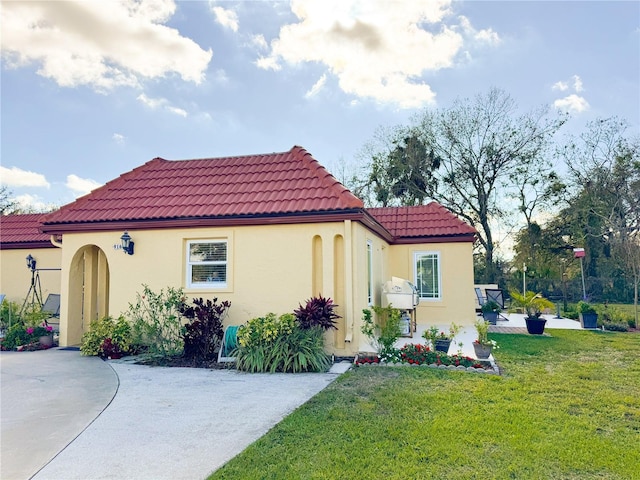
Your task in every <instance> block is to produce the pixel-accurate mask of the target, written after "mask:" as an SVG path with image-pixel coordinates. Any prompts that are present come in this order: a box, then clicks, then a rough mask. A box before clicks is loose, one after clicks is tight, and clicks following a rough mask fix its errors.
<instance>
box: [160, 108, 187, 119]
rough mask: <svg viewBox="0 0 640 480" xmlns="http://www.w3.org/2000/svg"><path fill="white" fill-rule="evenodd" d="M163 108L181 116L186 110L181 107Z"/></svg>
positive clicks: (185, 113) (185, 114)
mask: <svg viewBox="0 0 640 480" xmlns="http://www.w3.org/2000/svg"><path fill="white" fill-rule="evenodd" d="M165 108H166V110H167V111H169V112H171V113H175V114H176V115H179V116H181V117H186V116H187V111H186V110H184V109H182V108H178V107H165Z"/></svg>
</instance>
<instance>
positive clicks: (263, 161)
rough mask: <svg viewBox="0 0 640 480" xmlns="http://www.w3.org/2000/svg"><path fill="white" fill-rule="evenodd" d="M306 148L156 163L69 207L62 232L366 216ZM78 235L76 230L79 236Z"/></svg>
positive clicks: (50, 225) (50, 227)
mask: <svg viewBox="0 0 640 480" xmlns="http://www.w3.org/2000/svg"><path fill="white" fill-rule="evenodd" d="M362 208H363V204H362V201H361V200H360V199H358V198H357V197H356V196H355V195H353V194H352V193H351V192H350V191H349V190H347V189H346V188H345V187H344V186H343V185H342V184H341V183H340V182H338V181H337V180H336V179H335V178H334V177H333V176H332V175H331V174H330V173H329V172H328V171H327V170H325V168H324V167H322V166H321V165H320V164H319V163H318V162H317V161H316V160H315V159H314V158H313V157H312V156H311V154H309V153H308V152H307V151H306V150H305V149H303V148H301V147H297V146H295V147H293V148H292V149H291V150H289V151H288V152H283V153H270V154H262V155H246V156H238V157H222V158H207V159H200V160H180V161H169V160H164V159H162V158H155V159H153V160H151V161H149V162H147V163H145V164H144V165H142V166H140V167H138V168H135V169H134V170H132V171H130V172H127V173H125V174H123V175H121V176H120V177H118V178H116V179H115V180H112V181H110V182H108V183H107V184H105V185H104V186H102V187H100V188H98V189H96V190H94V191H93V192H91V193H89V194H88V195H85V196H84V197H81V198H79V199H78V200H76V201H75V202H73V203H70V204H68V205H65V206H63V207H62V208H61V209H60V210H58V211H57V212H54V213H51V214H49V216H48V217H47V218H46V219H45V222H44V223H45V225H44V227H43V229H44V231H55V230H56V228H55V227H54V226H55V225H62V224H65V225H67V226H70V224H87V223H92V224H95V223H101V222H102V223H105V222H110V223H112V222H135V221H149V220H170V219H194V218H195V219H197V218H200V219H202V218H221V217H222V218H224V217H232V218H233V217H243V216H244V217H246V216H249V217H250V216H278V215H288V214H301V213H315V212H339V211H347V210H353V209H362ZM71 230H73V229H71Z"/></svg>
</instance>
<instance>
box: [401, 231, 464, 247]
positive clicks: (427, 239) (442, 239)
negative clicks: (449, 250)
mask: <svg viewBox="0 0 640 480" xmlns="http://www.w3.org/2000/svg"><path fill="white" fill-rule="evenodd" d="M475 241H476V235H475V234H474V233H471V234H466V233H465V234H459V235H433V236H420V237H395V238H394V239H393V243H394V244H396V245H410V244H417V243H465V242H471V243H473V242H475Z"/></svg>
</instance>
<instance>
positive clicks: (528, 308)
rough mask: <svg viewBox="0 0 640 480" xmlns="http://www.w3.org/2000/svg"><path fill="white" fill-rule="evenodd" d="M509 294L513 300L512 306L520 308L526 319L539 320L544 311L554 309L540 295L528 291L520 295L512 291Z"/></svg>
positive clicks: (551, 304)
mask: <svg viewBox="0 0 640 480" xmlns="http://www.w3.org/2000/svg"><path fill="white" fill-rule="evenodd" d="M509 294H510V295H511V299H512V300H513V302H512V305H513V306H514V307H519V308H522V309H523V311H524V314H525V315H526V316H527V318H540V315H542V311H543V310H544V309H546V308H553V307H554V304H553V303H552V302H551V301H550V300H548V299H546V298H544V297H543V296H542V294H541V293H536V292H531V291H528V292H526V293H524V294H522V293H520V292H518V291H516V290H512V291H511V292H510V293H509Z"/></svg>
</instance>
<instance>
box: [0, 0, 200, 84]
mask: <svg viewBox="0 0 640 480" xmlns="http://www.w3.org/2000/svg"><path fill="white" fill-rule="evenodd" d="M175 9H176V6H175V3H174V2H173V0H139V1H136V0H122V1H118V2H114V1H100V2H97V1H93V2H87V1H77V0H76V1H65V2H3V4H2V12H1V26H2V56H3V60H5V64H6V65H7V66H8V67H13V68H19V67H22V66H26V65H30V64H32V63H37V64H39V66H40V68H39V69H38V74H39V75H42V76H43V77H46V78H50V79H52V80H54V81H55V82H56V83H57V84H58V85H60V86H64V87H75V86H78V85H89V86H91V87H93V88H94V89H95V90H97V91H101V92H104V91H108V90H110V89H113V88H114V87H117V86H123V85H124V86H137V85H138V84H139V83H140V81H141V80H143V79H147V78H159V77H164V76H166V75H167V74H170V73H176V74H178V75H180V77H181V78H182V79H183V80H185V81H191V82H194V83H196V84H199V83H200V82H201V81H202V80H203V79H204V76H205V71H206V69H207V65H208V64H209V61H210V60H211V57H212V52H211V50H210V49H209V50H206V51H205V50H203V49H202V48H200V46H199V45H198V44H196V43H195V42H194V41H193V40H191V39H189V38H186V37H183V36H181V35H180V33H179V32H178V31H177V30H176V29H174V28H170V27H167V26H166V25H163V23H164V22H166V21H168V20H169V19H170V18H171V16H172V15H173V14H174V12H175Z"/></svg>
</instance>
